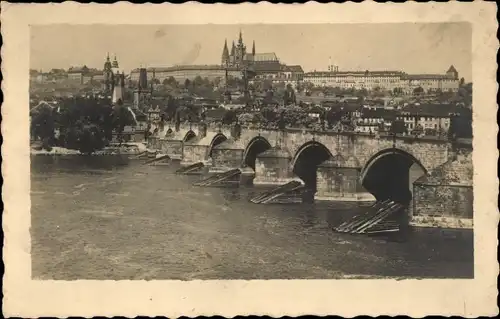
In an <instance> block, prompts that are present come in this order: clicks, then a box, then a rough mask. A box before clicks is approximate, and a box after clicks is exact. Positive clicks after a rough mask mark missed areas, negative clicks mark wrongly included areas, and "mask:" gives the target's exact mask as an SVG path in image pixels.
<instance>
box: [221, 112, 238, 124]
mask: <svg viewBox="0 0 500 319" xmlns="http://www.w3.org/2000/svg"><path fill="white" fill-rule="evenodd" d="M237 118H238V117H237V115H236V112H235V111H234V110H228V111H227V112H226V113H224V116H223V117H222V124H225V125H229V124H233V123H234V122H236V120H237Z"/></svg>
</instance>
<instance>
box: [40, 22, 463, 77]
mask: <svg viewBox="0 0 500 319" xmlns="http://www.w3.org/2000/svg"><path fill="white" fill-rule="evenodd" d="M240 30H241V31H242V33H243V40H244V42H245V44H246V45H247V51H251V48H252V41H255V45H256V52H257V53H267V52H275V53H276V55H277V56H278V58H279V59H280V60H281V62H283V63H285V64H289V65H297V64H299V65H301V66H302V68H303V69H304V71H306V72H307V71H313V70H318V71H320V70H326V69H327V67H328V64H329V59H330V57H331V60H332V62H333V64H335V65H338V66H339V70H340V71H354V70H357V71H364V70H377V71H380V70H401V71H404V72H407V73H412V74H415V73H417V74H420V73H433V74H443V73H445V72H446V70H447V69H448V68H449V67H450V65H454V66H455V68H456V69H457V70H458V72H459V76H460V77H464V78H465V79H466V80H468V81H471V80H472V53H471V47H472V42H471V41H472V28H471V26H470V25H469V24H468V23H393V24H375V23H364V24H292V25H285V24H274V25H270V24H260V25H212V24H205V25H104V24H92V25H44V26H41V25H40V26H31V30H30V31H31V32H30V39H31V46H30V51H31V52H30V67H31V68H32V69H37V70H40V69H41V70H44V71H49V70H50V69H52V68H65V69H66V68H68V67H70V66H82V65H87V66H88V67H95V68H99V69H102V67H103V64H104V61H105V58H106V54H107V52H109V54H110V56H111V58H113V57H114V55H115V54H116V56H117V58H118V62H119V64H120V68H121V69H122V70H123V71H125V72H129V71H130V70H132V69H134V68H137V67H139V66H146V67H154V66H171V65H175V64H218V63H220V61H221V54H222V48H223V45H224V40H225V39H227V40H228V46H229V48H230V46H231V41H233V40H234V41H237V39H238V34H239V31H240Z"/></svg>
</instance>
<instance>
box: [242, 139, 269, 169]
mask: <svg viewBox="0 0 500 319" xmlns="http://www.w3.org/2000/svg"><path fill="white" fill-rule="evenodd" d="M270 148H271V143H269V141H268V140H267V139H266V138H265V137H262V136H256V137H254V138H253V139H251V140H250V142H249V143H248V145H247V146H246V147H245V151H244V152H243V164H244V165H245V166H248V167H251V168H252V169H253V170H255V160H256V159H257V156H258V155H259V154H260V153H263V152H265V151H267V150H268V149H270Z"/></svg>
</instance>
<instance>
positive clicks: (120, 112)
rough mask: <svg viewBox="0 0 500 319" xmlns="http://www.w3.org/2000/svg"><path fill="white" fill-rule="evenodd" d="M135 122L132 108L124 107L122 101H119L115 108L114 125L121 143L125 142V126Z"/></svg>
mask: <svg viewBox="0 0 500 319" xmlns="http://www.w3.org/2000/svg"><path fill="white" fill-rule="evenodd" d="M119 102H121V101H119ZM134 124H135V120H134V117H133V115H132V113H131V112H130V110H129V109H128V108H126V107H124V106H123V104H122V103H118V105H117V106H116V107H115V109H114V110H113V127H114V128H115V130H116V133H117V135H118V142H119V143H120V145H121V143H122V142H123V131H124V130H125V126H128V125H134Z"/></svg>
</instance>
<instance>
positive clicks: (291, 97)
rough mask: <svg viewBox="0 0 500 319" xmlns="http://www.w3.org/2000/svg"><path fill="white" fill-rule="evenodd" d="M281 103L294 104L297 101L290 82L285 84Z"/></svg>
mask: <svg viewBox="0 0 500 319" xmlns="http://www.w3.org/2000/svg"><path fill="white" fill-rule="evenodd" d="M283 102H284V103H283V104H284V105H285V106H287V105H291V104H295V103H296V102H297V100H296V97H295V91H294V90H293V88H292V86H291V85H290V84H288V85H287V87H286V91H285V94H284V96H283Z"/></svg>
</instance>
